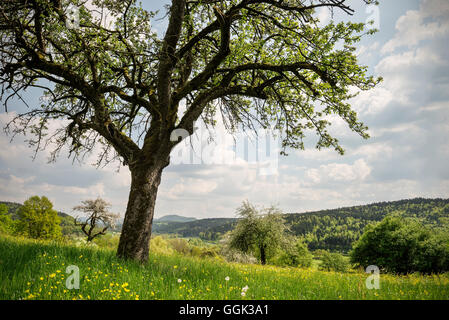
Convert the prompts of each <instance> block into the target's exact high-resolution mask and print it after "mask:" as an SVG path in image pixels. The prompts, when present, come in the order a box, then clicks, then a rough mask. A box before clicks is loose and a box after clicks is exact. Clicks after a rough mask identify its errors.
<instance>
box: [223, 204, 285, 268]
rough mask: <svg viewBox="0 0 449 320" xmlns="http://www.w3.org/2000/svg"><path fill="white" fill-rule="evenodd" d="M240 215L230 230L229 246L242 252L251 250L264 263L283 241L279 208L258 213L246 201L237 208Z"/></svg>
mask: <svg viewBox="0 0 449 320" xmlns="http://www.w3.org/2000/svg"><path fill="white" fill-rule="evenodd" d="M237 214H238V215H239V216H240V217H241V219H240V220H239V222H238V224H237V226H236V227H235V229H234V230H233V231H231V234H230V238H229V246H230V247H231V248H233V249H237V250H240V251H242V252H244V253H248V252H252V253H254V254H256V255H258V256H259V259H260V263H261V264H266V262H267V257H268V256H269V255H270V254H272V253H274V252H275V250H276V249H277V248H279V247H280V246H281V245H282V244H283V243H284V242H285V231H286V230H287V227H286V226H285V221H284V219H283V218H282V216H281V212H280V211H279V209H277V208H274V207H271V208H268V209H263V210H262V214H259V212H258V211H257V209H256V208H255V207H254V206H252V205H251V204H250V203H249V202H248V201H246V202H244V203H243V205H242V206H241V207H240V208H238V209H237Z"/></svg>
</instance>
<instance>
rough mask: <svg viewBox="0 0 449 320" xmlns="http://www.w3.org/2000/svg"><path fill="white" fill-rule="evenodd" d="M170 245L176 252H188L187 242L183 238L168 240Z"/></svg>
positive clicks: (185, 253) (184, 253)
mask: <svg viewBox="0 0 449 320" xmlns="http://www.w3.org/2000/svg"><path fill="white" fill-rule="evenodd" d="M169 243H170V246H171V247H172V248H173V249H174V250H175V251H176V252H178V253H180V254H183V255H187V254H189V253H190V246H189V243H188V242H187V241H186V240H184V239H179V238H174V239H170V240H169Z"/></svg>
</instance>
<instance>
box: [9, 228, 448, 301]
mask: <svg viewBox="0 0 449 320" xmlns="http://www.w3.org/2000/svg"><path fill="white" fill-rule="evenodd" d="M69 265H76V266H78V267H79V269H80V289H79V290H68V289H67V288H66V286H65V282H66V280H67V277H68V276H69V274H67V273H66V268H67V266H69ZM227 277H229V281H226V280H225V279H226V278H227ZM366 277H367V275H366V274H363V273H345V274H340V273H333V272H322V271H317V270H313V269H309V270H302V269H295V268H278V267H272V266H257V265H242V264H229V263H226V262H223V261H219V260H213V259H195V258H188V257H184V256H179V255H171V256H166V255H151V256H150V260H149V262H148V264H146V265H139V264H136V263H134V262H129V261H122V260H120V259H117V258H116V257H115V253H114V251H112V250H106V249H91V248H79V247H75V246H71V245H62V244H55V243H45V242H39V241H32V240H23V239H22V240H19V239H15V238H11V237H4V236H0V280H1V281H0V299H3V300H5V299H6V300H11V299H13V300H17V299H78V300H79V299H107V300H110V299H127V300H128V299H141V300H142V299H187V300H188V299H194V300H209V299H219V300H221V299H256V300H262V299H268V300H277V299H283V300H298V299H331V300H338V299H341V300H347V299H351V300H354V299H449V276H448V275H447V274H446V275H439V276H438V275H434V276H418V275H409V276H392V275H381V279H380V285H381V288H380V290H368V289H366V287H365V280H366ZM178 279H180V281H181V282H178ZM245 286H248V287H249V289H248V290H247V291H246V295H245V296H242V295H241V293H242V288H243V287H245Z"/></svg>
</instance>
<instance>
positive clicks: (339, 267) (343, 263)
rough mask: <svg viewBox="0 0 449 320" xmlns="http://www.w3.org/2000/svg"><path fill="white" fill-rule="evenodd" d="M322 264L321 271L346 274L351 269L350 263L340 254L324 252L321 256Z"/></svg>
mask: <svg viewBox="0 0 449 320" xmlns="http://www.w3.org/2000/svg"><path fill="white" fill-rule="evenodd" d="M320 259H321V264H320V266H319V269H320V270H324V271H335V272H346V271H348V269H349V262H348V260H347V259H346V257H344V256H343V255H341V254H340V253H337V252H329V251H323V252H322V253H321V256H320Z"/></svg>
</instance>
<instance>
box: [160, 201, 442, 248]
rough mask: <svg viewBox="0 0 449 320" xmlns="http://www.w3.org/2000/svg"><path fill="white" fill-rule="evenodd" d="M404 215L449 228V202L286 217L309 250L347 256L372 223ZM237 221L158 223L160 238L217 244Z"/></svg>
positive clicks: (385, 205) (394, 204) (399, 203)
mask: <svg viewBox="0 0 449 320" xmlns="http://www.w3.org/2000/svg"><path fill="white" fill-rule="evenodd" d="M393 213H397V214H401V215H402V216H405V217H414V218H419V219H421V220H422V221H423V223H424V224H428V225H433V226H435V227H438V226H442V225H444V224H446V225H447V224H448V221H449V199H423V198H416V199H410V200H401V201H394V202H380V203H374V204H369V205H363V206H356V207H348V208H339V209H332V210H321V211H315V212H307V213H291V214H286V215H285V219H286V221H287V223H288V225H290V228H291V232H292V233H293V234H294V235H296V236H304V237H305V239H306V242H307V244H308V246H309V248H310V249H312V250H316V249H328V250H331V251H342V252H347V251H348V250H350V249H351V246H352V243H353V242H354V241H355V240H357V239H358V238H359V237H360V236H361V234H362V233H363V229H364V228H365V226H366V225H367V224H369V223H373V222H378V221H381V220H382V219H383V218H384V217H385V216H386V215H387V214H393ZM236 221H237V220H236V219H202V220H197V221H192V222H186V223H179V222H173V223H164V224H160V223H157V222H156V223H155V225H154V231H155V232H156V233H159V234H163V233H168V234H177V235H179V236H182V237H200V238H202V239H205V240H217V239H219V238H220V236H222V235H223V234H224V233H226V232H228V231H230V230H231V229H232V228H233V227H234V225H235V223H236Z"/></svg>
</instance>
